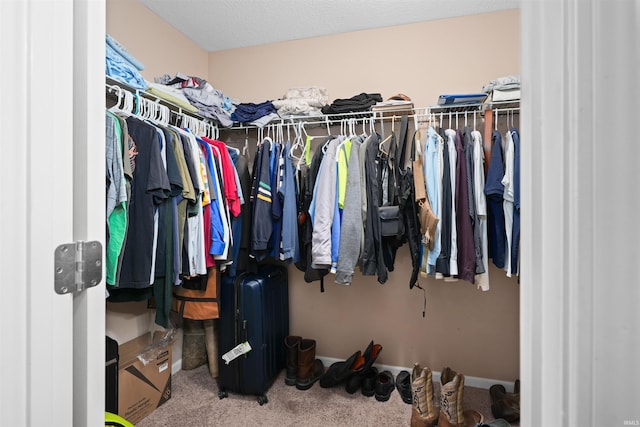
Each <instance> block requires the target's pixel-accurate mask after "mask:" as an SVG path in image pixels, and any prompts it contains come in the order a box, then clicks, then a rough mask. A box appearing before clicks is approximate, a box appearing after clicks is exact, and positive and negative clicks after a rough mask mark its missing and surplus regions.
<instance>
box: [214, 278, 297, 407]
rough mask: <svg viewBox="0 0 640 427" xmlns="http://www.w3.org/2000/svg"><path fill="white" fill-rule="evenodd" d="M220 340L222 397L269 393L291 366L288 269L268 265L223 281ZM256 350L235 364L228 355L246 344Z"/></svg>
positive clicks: (262, 396)
mask: <svg viewBox="0 0 640 427" xmlns="http://www.w3.org/2000/svg"><path fill="white" fill-rule="evenodd" d="M219 304H220V314H219V326H220V328H219V335H218V350H219V351H218V354H219V355H218V359H219V360H218V366H219V371H218V389H219V391H218V397H219V398H220V399H223V398H225V397H227V396H228V392H229V391H231V392H235V393H241V394H248V395H256V396H257V398H258V403H259V404H260V405H263V404H265V403H267V402H268V399H267V396H266V392H267V390H268V389H269V387H271V385H272V384H273V381H274V380H275V378H276V377H277V376H278V374H279V373H280V371H282V369H284V367H285V363H286V360H285V347H284V339H285V337H286V336H287V335H289V285H288V277H287V269H286V268H284V267H281V266H264V267H261V268H260V271H259V272H258V273H243V274H240V275H239V276H237V277H224V276H223V278H222V283H221V289H220V298H219ZM244 342H247V343H248V344H249V345H250V346H251V350H249V351H248V352H247V353H245V354H241V355H239V356H236V357H235V358H233V359H232V360H230V361H229V363H226V361H225V357H224V356H225V354H227V356H226V359H227V360H229V358H230V357H234V356H235V355H232V356H230V355H229V354H228V353H229V352H232V350H233V349H234V348H237V346H238V345H239V344H241V343H244Z"/></svg>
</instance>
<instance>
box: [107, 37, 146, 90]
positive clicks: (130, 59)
mask: <svg viewBox="0 0 640 427" xmlns="http://www.w3.org/2000/svg"><path fill="white" fill-rule="evenodd" d="M105 56H106V74H107V76H108V77H111V78H112V79H114V80H117V81H119V82H121V83H124V84H126V85H129V86H131V87H133V88H135V89H141V90H144V89H146V87H147V83H146V81H145V80H144V78H143V77H142V75H141V74H140V71H142V70H144V65H143V64H142V63H141V62H140V61H138V60H137V59H136V58H135V57H134V56H133V55H131V54H130V53H129V52H128V51H127V49H125V48H124V46H122V45H121V44H120V43H118V42H117V41H116V40H115V39H114V38H113V37H111V36H110V35H109V34H107V35H106V55H105Z"/></svg>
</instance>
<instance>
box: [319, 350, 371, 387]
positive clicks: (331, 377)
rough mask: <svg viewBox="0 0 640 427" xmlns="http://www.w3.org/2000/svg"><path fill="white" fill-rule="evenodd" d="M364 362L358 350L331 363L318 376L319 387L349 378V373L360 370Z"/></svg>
mask: <svg viewBox="0 0 640 427" xmlns="http://www.w3.org/2000/svg"><path fill="white" fill-rule="evenodd" d="M364 362H365V360H364V357H363V356H362V352H361V351H360V350H358V351H356V352H355V353H353V354H352V355H351V356H350V357H349V358H348V359H347V360H345V361H342V362H335V363H332V364H331V366H329V369H327V372H325V373H324V375H322V378H320V387H323V388H328V387H335V386H337V385H338V384H341V383H342V382H343V381H346V380H347V379H349V378H350V377H351V375H353V374H358V373H360V372H362V368H363V367H364Z"/></svg>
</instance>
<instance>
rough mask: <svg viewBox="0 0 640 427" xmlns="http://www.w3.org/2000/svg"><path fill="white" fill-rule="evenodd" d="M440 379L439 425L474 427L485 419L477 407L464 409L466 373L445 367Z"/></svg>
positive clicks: (443, 426) (445, 426) (444, 426)
mask: <svg viewBox="0 0 640 427" xmlns="http://www.w3.org/2000/svg"><path fill="white" fill-rule="evenodd" d="M440 381H441V383H442V387H440V415H439V416H438V427H454V426H455V427H474V426H476V425H477V424H481V423H482V422H483V421H484V417H483V416H482V414H481V413H480V412H478V411H476V410H475V409H467V410H464V411H463V410H462V398H463V393H464V375H462V374H458V373H456V371H454V370H452V369H450V368H448V367H445V368H444V369H443V370H442V373H441V375H440Z"/></svg>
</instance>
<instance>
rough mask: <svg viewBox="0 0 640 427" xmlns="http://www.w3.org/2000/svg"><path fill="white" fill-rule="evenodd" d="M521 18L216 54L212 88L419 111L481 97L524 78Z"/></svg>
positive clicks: (479, 19) (487, 18)
mask: <svg viewBox="0 0 640 427" xmlns="http://www.w3.org/2000/svg"><path fill="white" fill-rule="evenodd" d="M519 19H520V18H519V11H517V10H510V11H505V12H499V13H489V14H482V15H475V16H468V17H461V18H453V19H445V20H438V21H429V22H422V23H418V24H411V25H403V26H397V27H389V28H381V29H376V30H365V31H358V32H353V33H348V34H338V35H333V36H326V37H317V38H313V39H305V40H296V41H291V42H284V43H276V44H271V45H266V46H256V47H249V48H243V49H233V50H227V51H221V52H211V53H209V81H210V82H211V84H213V85H214V86H215V87H216V88H217V89H220V90H222V91H223V92H224V93H225V95H227V96H230V97H232V98H237V99H239V100H240V101H242V102H262V101H265V100H271V99H277V98H279V97H281V96H282V95H283V94H284V93H285V92H286V90H287V89H288V88H290V87H297V86H310V85H315V86H321V87H325V88H326V89H327V90H328V92H329V98H330V100H333V99H335V98H348V97H351V96H353V95H356V94H358V93H361V92H378V93H381V94H382V96H383V97H384V98H385V99H386V98H388V97H390V96H393V95H395V94H396V93H404V94H406V95H408V96H409V97H411V98H412V99H413V101H414V104H415V105H416V106H427V105H431V104H435V103H436V102H437V100H438V95H440V94H443V93H469V92H479V91H480V90H481V89H482V86H483V85H484V84H486V83H488V82H489V81H490V80H491V79H494V78H496V77H499V76H503V75H507V74H513V73H519V70H520V65H519V64H520V25H519Z"/></svg>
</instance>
